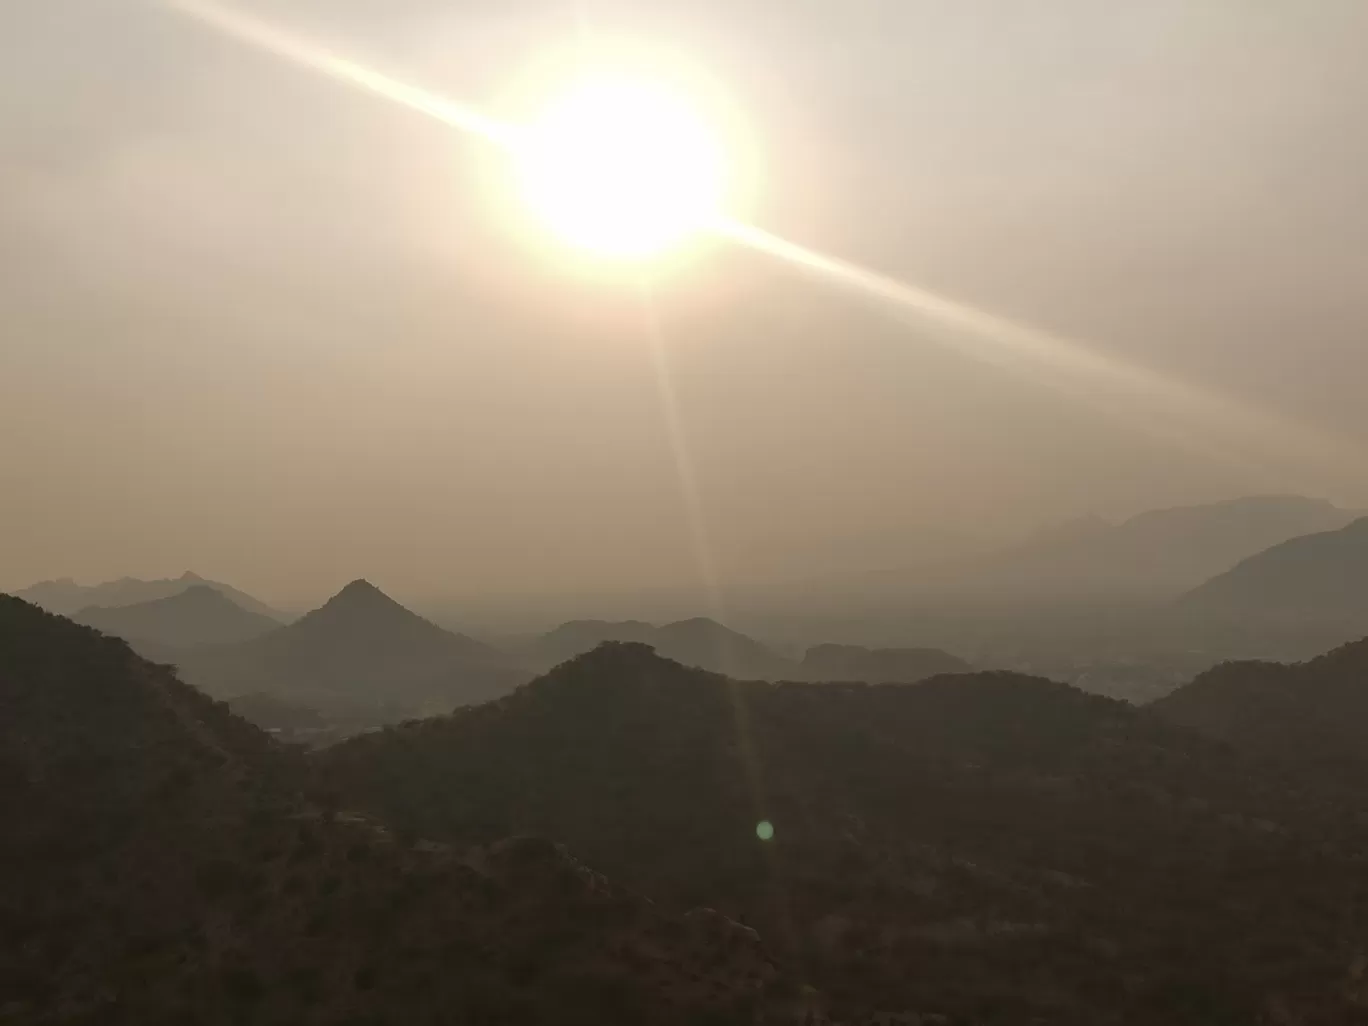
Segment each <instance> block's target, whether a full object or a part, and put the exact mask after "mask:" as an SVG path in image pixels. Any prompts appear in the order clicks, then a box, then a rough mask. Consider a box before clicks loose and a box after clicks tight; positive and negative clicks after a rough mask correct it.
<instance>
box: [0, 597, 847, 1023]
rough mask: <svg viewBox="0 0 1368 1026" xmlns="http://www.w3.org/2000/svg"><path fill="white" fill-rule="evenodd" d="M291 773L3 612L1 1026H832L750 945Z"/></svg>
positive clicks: (552, 852)
mask: <svg viewBox="0 0 1368 1026" xmlns="http://www.w3.org/2000/svg"><path fill="white" fill-rule="evenodd" d="M296 773H297V770H296V769H295V766H294V764H293V763H292V762H290V761H289V760H287V759H286V758H284V756H283V755H282V753H281V752H279V751H277V750H276V749H275V747H274V746H273V745H272V744H271V743H270V742H269V741H268V739H266V738H265V736H264V735H262V734H261V733H260V732H259V731H257V730H256V729H255V728H252V727H250V726H249V725H247V724H246V723H244V722H243V721H241V720H238V719H237V718H236V717H234V716H232V715H230V714H229V713H227V712H226V711H225V710H224V709H223V707H222V706H220V705H217V704H215V703H213V702H211V701H210V700H208V699H206V698H205V697H204V696H202V695H200V694H198V693H197V692H195V691H194V690H193V689H190V688H188V687H186V686H185V685H183V684H181V683H180V682H179V681H177V680H176V679H175V678H174V677H172V676H170V675H169V674H168V673H167V672H166V671H165V670H164V669H161V668H159V667H156V666H154V665H152V664H149V663H146V662H144V661H142V660H141V659H139V658H137V657H136V656H134V655H133V654H132V653H131V652H130V651H129V650H128V648H127V647H126V646H125V645H124V644H123V643H122V642H120V641H116V640H113V639H109V638H104V637H101V636H99V635H97V634H95V633H94V632H92V631H89V630H86V629H84V628H80V627H77V626H75V625H73V624H71V623H70V622H68V621H64V620H61V619H58V618H56V617H53V616H50V615H48V614H45V613H43V612H40V611H39V610H37V609H36V608H35V607H33V606H30V605H27V604H24V603H22V602H20V601H18V600H16V599H11V598H8V597H0V816H3V817H4V822H5V824H6V829H5V831H3V832H0V858H3V860H4V865H5V870H6V871H5V872H4V873H2V874H0V931H2V933H0V937H3V942H2V943H0V995H3V1003H0V1020H3V1021H5V1022H14V1023H24V1024H38V1023H57V1022H62V1023H80V1024H90V1026H95V1024H119V1023H128V1024H133V1023H138V1024H143V1023H166V1024H171V1023H176V1024H206V1026H209V1024H212V1026H220V1024H224V1026H226V1024H230V1023H248V1022H250V1023H253V1024H260V1026H274V1024H282V1026H283V1024H286V1023H290V1024H295V1023H302V1024H317V1026H323V1024H327V1026H332V1024H337V1026H342V1024H358V1023H368V1024H376V1026H388V1024H394V1026H400V1024H402V1026H409V1024H413V1023H433V1024H435V1023H445V1022H469V1023H477V1022H484V1023H494V1022H500V1023H510V1024H528V1026H533V1024H563V1026H590V1024H593V1026H597V1024H600V1023H604V1022H652V1023H656V1022H659V1023H664V1024H678V1026H684V1024H693V1023H699V1022H716V1023H736V1024H741V1023H759V1022H762V1021H763V1022H767V1023H778V1022H788V1021H793V1022H795V1023H797V1022H803V1021H804V1017H805V1016H806V1015H807V1014H808V1012H812V1014H813V1019H812V1020H809V1021H817V1020H818V1019H821V1016H820V1014H819V1012H818V1011H817V1010H816V1009H813V1008H808V1007H804V1005H803V1002H802V1001H801V1000H800V999H799V997H798V992H799V989H798V987H796V986H795V985H793V984H792V983H789V982H786V978H785V977H783V976H782V975H781V974H780V973H779V972H778V971H777V970H776V969H775V967H774V965H773V963H772V960H771V959H770V958H769V956H768V955H767V954H766V952H765V949H764V948H763V947H762V946H761V944H760V942H759V939H758V938H757V937H756V935H755V933H754V931H751V930H748V929H745V928H744V927H741V926H739V925H737V924H735V923H731V922H728V921H727V920H725V919H723V918H722V917H720V916H717V915H715V914H709V913H703V912H696V913H693V914H691V915H688V916H684V917H670V916H667V915H665V914H663V913H662V912H661V911H660V910H658V909H656V908H655V907H654V906H652V905H651V904H650V903H649V902H647V901H645V900H643V899H642V898H639V897H635V896H633V895H631V894H630V893H628V892H625V891H623V890H622V889H621V888H619V887H617V886H615V885H613V884H611V883H609V882H608V881H607V880H606V879H604V878H603V877H602V876H600V875H598V874H597V873H595V872H592V871H591V870H589V869H588V868H586V867H585V866H583V865H582V864H581V863H579V862H577V861H576V860H574V859H573V858H571V857H570V856H568V855H567V854H566V853H565V852H564V851H562V850H560V849H558V848H556V847H555V846H554V845H552V844H550V843H549V842H546V841H539V840H536V839H534V838H517V839H511V840H501V841H498V842H495V843H492V844H490V845H486V846H482V847H479V848H475V849H469V850H465V849H461V850H457V849H454V848H449V847H445V846H442V845H435V844H430V843H426V842H425V843H419V844H415V843H414V842H413V840H412V839H409V838H406V837H399V838H396V835H395V834H393V833H391V832H389V831H387V830H385V829H384V828H383V827H382V826H381V825H379V824H376V823H374V822H371V821H367V820H365V819H363V818H361V817H358V816H355V815H353V814H350V813H346V812H339V813H337V814H336V815H334V814H333V813H332V812H330V811H328V810H326V809H325V810H323V811H320V810H319V809H317V808H312V807H310V806H308V805H305V804H303V803H302V802H301V801H300V799H299V798H298V797H297V796H296V792H295V791H294V780H295V776H296ZM822 1021H825V1020H824V1019H823V1020H822Z"/></svg>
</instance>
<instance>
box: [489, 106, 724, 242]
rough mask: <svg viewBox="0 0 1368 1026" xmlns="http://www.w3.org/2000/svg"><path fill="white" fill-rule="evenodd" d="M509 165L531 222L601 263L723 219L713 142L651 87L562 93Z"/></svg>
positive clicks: (690, 115)
mask: <svg viewBox="0 0 1368 1026" xmlns="http://www.w3.org/2000/svg"><path fill="white" fill-rule="evenodd" d="M515 159H516V162H517V174H518V179H519V185H520V187H521V190H522V194H523V198H524V200H525V201H526V203H527V204H528V206H529V207H530V208H531V209H532V211H533V212H534V213H535V214H536V216H537V217H538V218H539V219H540V220H541V221H543V222H544V223H545V224H546V226H547V227H548V228H550V229H551V230H552V231H553V232H554V233H555V234H556V235H557V236H559V237H560V238H561V239H562V240H563V241H565V242H566V243H568V244H570V245H572V246H574V247H576V248H579V249H583V250H586V251H589V252H592V253H595V254H597V255H599V256H602V257H606V258H610V259H629V260H630V259H643V258H649V257H653V256H657V255H661V254H664V253H666V252H668V251H671V250H673V249H676V248H678V247H680V246H681V245H683V244H685V243H686V242H687V241H688V240H689V239H690V238H691V237H692V236H695V235H696V234H698V233H699V232H700V231H702V230H703V229H704V228H706V227H707V226H708V225H709V224H711V223H712V222H714V221H715V220H717V219H718V218H719V217H720V216H721V208H722V203H723V198H724V196H723V194H724V191H725V178H726V173H725V172H726V167H725V161H724V160H723V155H722V152H721V148H720V146H719V144H718V141H717V139H716V138H715V137H714V136H713V135H712V133H711V132H709V130H708V127H707V126H706V125H705V124H704V123H703V121H702V119H701V118H700V117H699V116H698V114H697V113H696V111H694V110H693V109H691V108H690V106H689V105H688V104H687V103H685V102H683V100H682V99H681V98H680V97H678V96H676V95H674V94H672V93H671V92H669V91H668V90H665V89H663V88H659V87H656V86H654V85H651V84H649V83H645V82H633V81H605V82H594V83H590V84H583V85H580V86H578V87H576V88H574V89H572V90H570V91H568V92H566V93H564V94H562V95H561V96H560V97H559V98H558V99H556V100H555V101H553V102H552V103H551V104H550V105H549V107H548V108H547V109H546V110H545V112H544V113H543V114H542V116H541V117H540V118H538V119H537V121H536V122H535V123H534V124H533V125H532V127H531V128H530V130H529V132H528V134H527V136H526V137H525V139H524V141H523V143H522V145H520V146H518V147H517V148H516V152H515Z"/></svg>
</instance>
